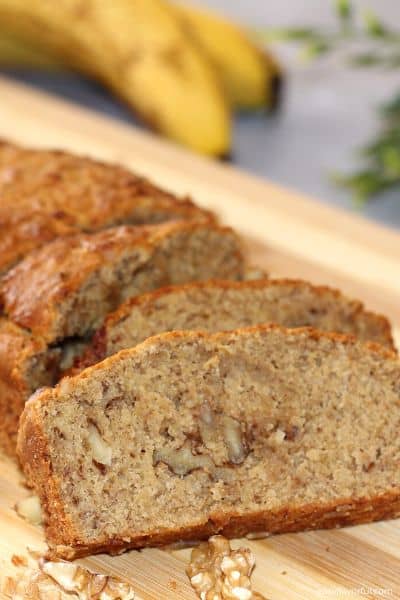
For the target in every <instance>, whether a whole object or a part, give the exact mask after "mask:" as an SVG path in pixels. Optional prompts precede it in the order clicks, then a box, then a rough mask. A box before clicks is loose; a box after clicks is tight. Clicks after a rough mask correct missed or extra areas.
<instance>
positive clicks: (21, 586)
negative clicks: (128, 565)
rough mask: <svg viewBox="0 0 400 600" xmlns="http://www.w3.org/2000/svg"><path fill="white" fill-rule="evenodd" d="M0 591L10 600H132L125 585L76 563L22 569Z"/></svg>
mask: <svg viewBox="0 0 400 600" xmlns="http://www.w3.org/2000/svg"><path fill="white" fill-rule="evenodd" d="M0 591H1V592H3V594H4V595H5V596H6V598H9V599H10V600H134V598H135V592H134V591H133V589H132V587H131V586H130V585H129V584H128V583H124V582H123V581H120V580H119V579H116V578H115V577H111V576H109V575H100V574H99V573H92V572H91V571H89V570H88V569H85V568H84V567H81V566H80V565H77V564H75V563H71V562H66V561H46V560H44V559H43V558H41V559H40V560H39V561H38V563H37V564H36V565H34V566H31V567H29V568H25V569H23V570H22V571H21V572H20V573H19V574H18V576H16V577H7V578H6V579H5V580H4V581H3V582H2V587H1V590H0Z"/></svg>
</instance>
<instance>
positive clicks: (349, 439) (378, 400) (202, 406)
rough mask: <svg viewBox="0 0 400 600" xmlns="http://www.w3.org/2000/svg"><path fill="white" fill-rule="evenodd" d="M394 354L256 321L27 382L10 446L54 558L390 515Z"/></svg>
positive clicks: (398, 405) (152, 344) (394, 475)
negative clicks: (30, 385) (36, 385)
mask: <svg viewBox="0 0 400 600" xmlns="http://www.w3.org/2000/svg"><path fill="white" fill-rule="evenodd" d="M399 428H400V364H399V361H398V358H397V356H396V355H395V354H394V353H392V352H390V351H387V350H384V349H383V348H382V347H381V346H379V345H375V344H372V343H369V344H363V343H361V342H359V341H356V340H355V338H353V337H347V336H341V335H337V334H336V335H335V334H327V333H325V334H323V333H321V332H318V331H316V330H312V329H289V330H287V329H283V328H280V327H278V326H274V325H269V326H259V327H254V328H245V329H239V330H236V331H234V332H225V333H217V334H208V333H201V332H173V333H165V334H161V335H159V336H155V337H153V338H150V339H148V340H146V341H145V342H143V343H142V344H139V345H138V346H136V347H135V348H131V349H129V350H121V352H119V353H118V354H115V355H114V356H112V357H110V358H107V359H106V360H104V361H103V362H101V363H99V364H97V365H95V366H93V367H90V368H88V369H86V370H85V371H83V372H82V373H81V374H79V375H77V376H76V377H70V378H64V379H63V380H62V381H61V382H60V383H59V384H58V386H57V387H55V388H52V389H51V388H47V389H44V390H40V391H38V392H37V393H36V394H35V395H34V396H33V397H32V398H31V399H30V400H29V401H28V403H27V404H26V406H25V410H24V413H23V415H22V418H21V424H20V430H19V436H18V453H19V457H20V460H21V463H22V465H23V468H24V471H25V474H26V476H27V478H28V481H29V482H30V484H31V485H33V486H34V487H35V488H36V490H37V493H38V494H39V496H40V500H41V502H42V505H43V507H44V510H45V515H46V533H47V539H48V542H49V544H50V547H51V550H52V552H53V553H54V554H56V555H58V556H62V557H67V558H72V557H74V556H81V555H84V554H88V553H94V552H102V551H107V552H118V551H120V550H121V549H124V548H137V547H142V546H147V545H156V544H164V543H169V542H173V541H175V540H182V539H186V540H193V539H199V538H202V537H206V536H209V535H211V534H214V533H217V532H221V533H223V534H224V535H227V536H241V535H244V534H245V533H247V532H249V531H265V532H271V533H278V532H288V531H299V530H303V529H315V528H326V527H336V526H339V525H349V524H354V523H367V522H369V521H373V520H377V519H383V518H391V517H395V516H398V515H400V470H399V460H400V438H399V435H398V432H399Z"/></svg>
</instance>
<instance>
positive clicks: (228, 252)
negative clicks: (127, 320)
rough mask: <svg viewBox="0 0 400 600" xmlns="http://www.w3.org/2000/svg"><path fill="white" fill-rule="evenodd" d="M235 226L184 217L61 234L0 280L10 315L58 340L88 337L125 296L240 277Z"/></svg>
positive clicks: (241, 268)
mask: <svg viewBox="0 0 400 600" xmlns="http://www.w3.org/2000/svg"><path fill="white" fill-rule="evenodd" d="M243 275H244V262H243V256H242V253H241V248H240V243H239V240H238V238H237V236H236V235H235V234H234V233H233V231H232V230H231V229H229V228H227V227H220V226H218V225H216V224H214V223H210V222H207V223H199V222H189V221H180V222H173V223H165V224H162V225H149V226H141V227H134V226H127V225H126V226H125V225H121V226H119V227H114V228H110V229H107V230H105V231H101V232H98V233H94V234H80V235H76V236H72V237H67V238H59V239H56V240H54V241H53V242H50V243H49V244H46V245H45V246H44V247H43V248H41V249H39V250H36V251H34V252H31V253H30V255H28V256H27V257H26V258H25V259H24V260H22V261H21V262H20V263H19V264H18V265H17V266H16V267H14V269H11V270H10V271H9V272H8V273H7V275H5V276H4V278H3V281H2V288H1V292H0V297H1V302H2V305H3V310H4V313H5V315H7V316H8V317H9V318H10V319H11V320H12V321H14V322H15V323H17V324H18V325H20V326H21V327H25V328H27V329H29V330H30V331H31V332H32V333H33V334H34V335H36V336H39V337H41V338H43V339H44V340H46V342H47V343H54V342H56V341H58V340H62V339H65V338H68V337H72V336H81V337H82V336H87V335H89V334H90V333H92V332H93V331H94V330H95V329H96V328H98V327H99V326H100V325H101V324H102V322H103V319H104V317H105V315H106V314H107V313H108V312H110V311H111V310H113V309H115V308H116V307H117V306H118V305H119V304H120V303H121V302H122V301H123V300H125V299H126V298H129V297H131V296H135V295H137V294H140V293H143V292H146V291H150V290H153V289H155V288H158V287H160V286H162V285H169V284H178V283H185V282H188V281H193V280H194V281H195V280H204V279H212V278H220V279H241V278H242V277H243Z"/></svg>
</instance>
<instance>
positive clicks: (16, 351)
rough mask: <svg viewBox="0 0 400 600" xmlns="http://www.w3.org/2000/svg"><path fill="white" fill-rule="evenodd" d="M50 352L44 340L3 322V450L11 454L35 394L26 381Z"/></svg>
mask: <svg viewBox="0 0 400 600" xmlns="http://www.w3.org/2000/svg"><path fill="white" fill-rule="evenodd" d="M46 350H47V345H46V344H45V342H44V341H43V340H41V339H40V338H36V339H34V338H33V337H32V336H30V335H29V332H27V331H24V330H23V329H21V328H20V327H18V326H17V325H15V323H12V322H11V321H8V320H7V319H0V415H1V419H0V446H2V447H3V449H5V450H6V452H7V453H9V454H14V453H15V442H16V436H17V429H18V418H19V415H20V414H21V412H22V410H23V407H24V403H25V399H26V398H27V397H28V396H29V395H30V392H31V390H30V388H29V382H28V381H27V377H26V371H27V369H28V366H29V361H30V360H31V359H34V358H35V357H36V356H38V355H40V354H41V353H43V352H46Z"/></svg>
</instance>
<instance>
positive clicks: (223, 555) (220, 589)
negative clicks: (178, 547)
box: [186, 535, 266, 600]
mask: <svg viewBox="0 0 400 600" xmlns="http://www.w3.org/2000/svg"><path fill="white" fill-rule="evenodd" d="M254 566H255V558H254V555H253V553H252V552H251V550H250V549H249V548H239V549H238V550H232V548H231V546H230V543H229V541H228V540H227V539H226V538H224V537H223V536H222V535H214V536H212V537H210V539H209V540H208V542H203V543H202V544H200V545H199V546H197V547H196V548H194V549H193V550H192V556H191V561H190V564H189V566H188V568H187V570H186V573H187V575H188V577H189V579H190V583H191V584H192V587H193V588H194V590H195V592H196V593H197V595H198V597H199V598H200V600H266V599H265V598H264V596H262V595H261V594H259V593H257V592H253V591H252V589H251V581H250V576H251V573H252V571H253V569H254Z"/></svg>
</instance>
